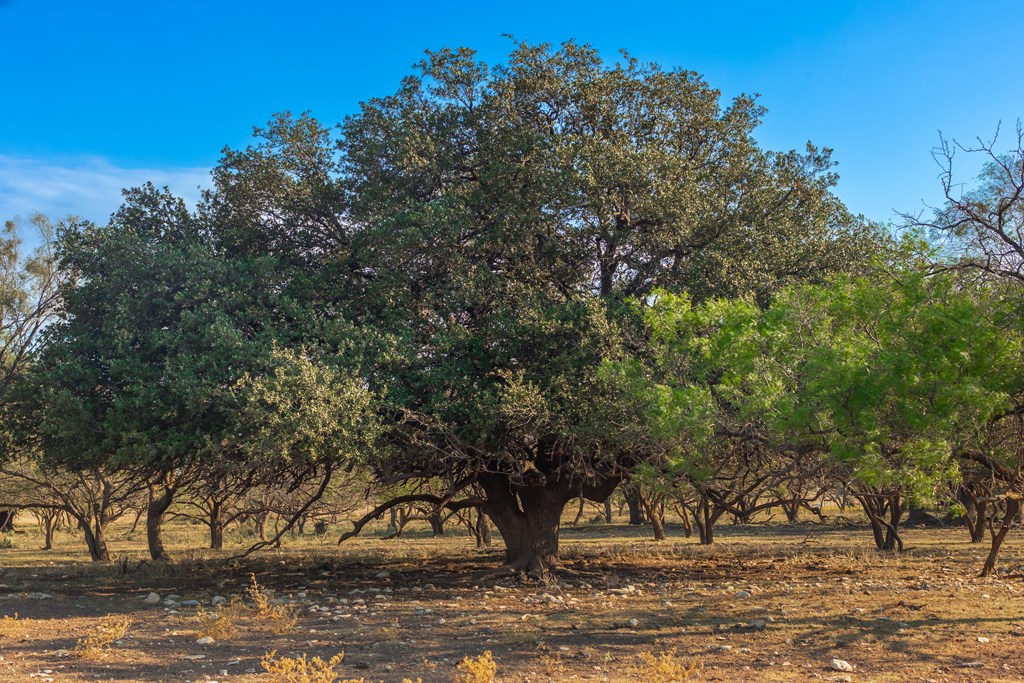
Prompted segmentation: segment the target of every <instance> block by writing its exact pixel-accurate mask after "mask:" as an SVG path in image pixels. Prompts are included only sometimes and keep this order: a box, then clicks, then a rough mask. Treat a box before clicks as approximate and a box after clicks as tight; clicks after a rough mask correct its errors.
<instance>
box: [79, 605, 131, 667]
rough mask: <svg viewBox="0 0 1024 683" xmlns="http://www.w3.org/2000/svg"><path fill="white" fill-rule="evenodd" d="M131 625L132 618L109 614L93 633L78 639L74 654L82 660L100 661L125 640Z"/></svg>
mask: <svg viewBox="0 0 1024 683" xmlns="http://www.w3.org/2000/svg"><path fill="white" fill-rule="evenodd" d="M131 625H132V620H131V618H130V617H126V616H116V615H113V614H108V615H107V616H106V617H104V618H103V620H102V621H101V622H100V623H99V624H98V625H96V627H95V628H93V629H92V631H90V632H89V633H87V634H86V635H84V636H83V637H81V638H79V639H78V643H76V644H75V649H74V650H73V652H74V653H75V654H76V655H78V656H79V657H81V658H82V659H98V658H99V657H102V656H103V655H104V654H106V653H107V652H109V651H110V646H111V645H113V644H114V643H116V642H117V641H119V640H121V639H122V638H124V634H125V633H127V632H128V629H129V628H130V627H131Z"/></svg>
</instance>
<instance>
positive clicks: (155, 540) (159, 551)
mask: <svg viewBox="0 0 1024 683" xmlns="http://www.w3.org/2000/svg"><path fill="white" fill-rule="evenodd" d="M173 500H174V491H173V490H172V489H169V488H165V489H164V490H163V492H162V493H161V494H160V495H157V491H156V487H155V486H150V487H149V505H148V506H147V507H146V543H147V545H148V546H149V556H150V557H151V558H152V559H153V560H155V561H157V562H167V561H169V560H170V559H171V556H170V555H168V554H167V550H166V549H165V548H164V539H163V521H164V513H165V512H167V509H168V508H170V507H171V502H173Z"/></svg>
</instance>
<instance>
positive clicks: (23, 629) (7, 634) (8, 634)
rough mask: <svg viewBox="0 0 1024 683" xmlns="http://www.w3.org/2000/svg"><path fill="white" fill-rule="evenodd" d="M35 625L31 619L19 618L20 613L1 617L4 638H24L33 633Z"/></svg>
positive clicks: (1, 631) (0, 629) (0, 626)
mask: <svg viewBox="0 0 1024 683" xmlns="http://www.w3.org/2000/svg"><path fill="white" fill-rule="evenodd" d="M33 628H34V625H33V623H32V620H31V619H19V618H18V613H17V612H15V613H14V614H13V615H10V616H8V615H6V614H5V615H4V616H3V617H0V636H2V637H4V638H23V637H25V636H26V635H28V634H29V633H31V631H32V629H33Z"/></svg>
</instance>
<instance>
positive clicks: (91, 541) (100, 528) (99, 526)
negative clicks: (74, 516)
mask: <svg viewBox="0 0 1024 683" xmlns="http://www.w3.org/2000/svg"><path fill="white" fill-rule="evenodd" d="M78 527H79V528H80V529H81V530H82V533H83V534H84V535H85V545H86V546H87V547H88V548H89V557H91V558H92V561H93V562H110V551H109V550H108V549H107V539H106V534H105V533H104V524H103V522H102V521H100V520H94V523H93V524H90V523H89V521H88V520H85V519H79V520H78Z"/></svg>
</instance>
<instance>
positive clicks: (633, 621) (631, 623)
mask: <svg viewBox="0 0 1024 683" xmlns="http://www.w3.org/2000/svg"><path fill="white" fill-rule="evenodd" d="M626 623H627V624H629V627H630V628H636V627H637V626H639V625H640V622H639V621H637V620H636V619H630V620H629V621H627V622H626Z"/></svg>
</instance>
